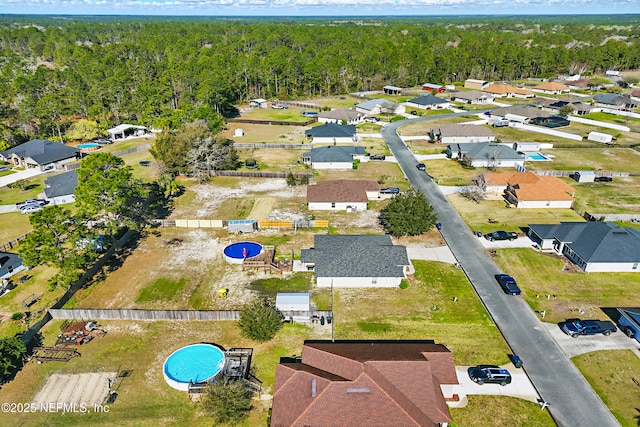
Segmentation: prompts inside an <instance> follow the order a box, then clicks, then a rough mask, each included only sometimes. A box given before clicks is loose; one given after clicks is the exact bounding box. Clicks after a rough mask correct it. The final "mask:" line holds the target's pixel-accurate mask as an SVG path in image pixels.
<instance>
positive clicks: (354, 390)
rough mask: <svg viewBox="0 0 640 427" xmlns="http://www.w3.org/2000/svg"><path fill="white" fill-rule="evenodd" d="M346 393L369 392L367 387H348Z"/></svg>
mask: <svg viewBox="0 0 640 427" xmlns="http://www.w3.org/2000/svg"><path fill="white" fill-rule="evenodd" d="M347 393H371V389H369V388H348V389H347Z"/></svg>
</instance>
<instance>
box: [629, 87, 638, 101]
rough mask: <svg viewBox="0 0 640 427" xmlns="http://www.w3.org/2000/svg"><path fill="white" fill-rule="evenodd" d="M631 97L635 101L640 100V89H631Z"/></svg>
mask: <svg viewBox="0 0 640 427" xmlns="http://www.w3.org/2000/svg"><path fill="white" fill-rule="evenodd" d="M631 99H633V100H634V101H640V89H634V90H632V91H631Z"/></svg>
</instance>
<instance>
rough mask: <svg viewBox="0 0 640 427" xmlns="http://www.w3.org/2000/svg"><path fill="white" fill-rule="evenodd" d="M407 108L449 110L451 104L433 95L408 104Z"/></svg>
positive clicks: (421, 97)
mask: <svg viewBox="0 0 640 427" xmlns="http://www.w3.org/2000/svg"><path fill="white" fill-rule="evenodd" d="M406 104H407V107H414V108H421V109H423V110H425V109H426V110H431V109H443V108H449V107H450V106H451V103H450V102H449V101H447V100H446V99H442V98H438V97H437V96H433V95H431V94H427V95H422V96H419V97H417V98H413V99H410V100H409V101H407V102H406Z"/></svg>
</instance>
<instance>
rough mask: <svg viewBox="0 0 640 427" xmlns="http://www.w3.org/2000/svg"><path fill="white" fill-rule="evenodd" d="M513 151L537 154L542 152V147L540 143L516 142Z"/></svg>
mask: <svg viewBox="0 0 640 427" xmlns="http://www.w3.org/2000/svg"><path fill="white" fill-rule="evenodd" d="M513 149H514V151H520V152H522V153H524V152H529V153H537V152H538V151H540V149H541V146H540V143H539V142H514V143H513Z"/></svg>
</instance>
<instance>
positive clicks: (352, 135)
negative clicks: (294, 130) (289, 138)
mask: <svg viewBox="0 0 640 427" xmlns="http://www.w3.org/2000/svg"><path fill="white" fill-rule="evenodd" d="M304 134H305V135H306V137H307V138H309V139H311V143H312V144H353V143H355V142H357V138H356V127H355V126H354V125H344V126H343V125H339V124H336V123H325V124H323V125H320V126H315V127H312V128H311V129H308V130H306V131H305V132H304Z"/></svg>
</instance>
